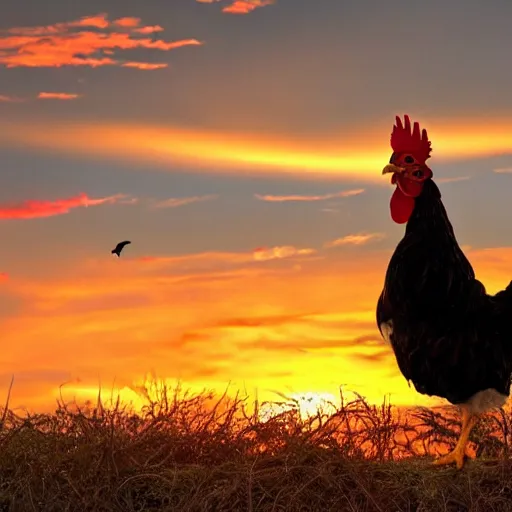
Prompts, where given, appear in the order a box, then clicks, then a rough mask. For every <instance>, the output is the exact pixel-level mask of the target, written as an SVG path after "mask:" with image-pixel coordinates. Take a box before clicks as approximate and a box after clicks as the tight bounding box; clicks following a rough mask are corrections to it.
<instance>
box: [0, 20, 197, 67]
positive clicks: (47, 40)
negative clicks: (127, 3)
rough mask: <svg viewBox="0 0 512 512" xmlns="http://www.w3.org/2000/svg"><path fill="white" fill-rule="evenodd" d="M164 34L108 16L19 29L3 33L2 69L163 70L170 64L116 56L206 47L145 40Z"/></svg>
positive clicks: (188, 42)
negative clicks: (124, 52)
mask: <svg viewBox="0 0 512 512" xmlns="http://www.w3.org/2000/svg"><path fill="white" fill-rule="evenodd" d="M91 29H94V31H93V30H91ZM161 30H163V29H162V27H160V26H159V25H154V26H144V25H141V20H140V18H119V19H116V20H114V21H109V20H108V16H107V14H105V13H100V14H97V15H94V16H86V17H83V18H80V19H79V20H75V21H70V22H64V23H56V24H54V25H49V26H33V27H15V28H11V29H7V30H3V31H0V65H2V64H3V65H4V66H6V67H7V68H14V67H61V66H89V67H93V68H94V67H99V66H124V67H132V68H137V69H145V70H148V69H159V68H163V67H167V64H166V63H158V64H156V63H145V62H132V61H130V60H123V59H117V58H115V57H114V55H115V52H116V51H117V50H131V49H136V48H146V49H151V50H160V51H170V50H174V49H176V48H181V47H183V46H189V45H201V44H202V43H201V42H200V41H198V40H196V39H182V40H178V41H163V40H155V39H154V38H149V37H141V36H148V35H152V34H154V33H156V32H160V31H161Z"/></svg>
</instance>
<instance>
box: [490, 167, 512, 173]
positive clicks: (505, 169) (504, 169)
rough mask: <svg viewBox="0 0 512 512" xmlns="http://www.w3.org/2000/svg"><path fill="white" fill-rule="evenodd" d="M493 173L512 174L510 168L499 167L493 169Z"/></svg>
mask: <svg viewBox="0 0 512 512" xmlns="http://www.w3.org/2000/svg"><path fill="white" fill-rule="evenodd" d="M493 172H495V173H496V174H512V167H501V168H498V169H494V170H493Z"/></svg>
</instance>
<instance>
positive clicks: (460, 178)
mask: <svg viewBox="0 0 512 512" xmlns="http://www.w3.org/2000/svg"><path fill="white" fill-rule="evenodd" d="M470 179H471V176H454V177H453V178H437V179H436V181H437V183H456V182H458V181H468V180H470Z"/></svg>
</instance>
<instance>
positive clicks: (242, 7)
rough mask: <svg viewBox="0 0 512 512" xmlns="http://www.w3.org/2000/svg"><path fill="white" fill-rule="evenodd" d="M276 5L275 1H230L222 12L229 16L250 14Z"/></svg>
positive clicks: (201, 0) (207, 1) (202, 0)
mask: <svg viewBox="0 0 512 512" xmlns="http://www.w3.org/2000/svg"><path fill="white" fill-rule="evenodd" d="M222 1H223V0H197V2H199V3H201V4H213V3H218V2H222ZM223 3H225V2H223ZM274 3H275V0H230V1H229V3H228V5H225V6H224V7H223V8H222V12H225V13H228V14H249V13H251V12H252V11H254V10H255V9H258V8H259V7H265V6H267V5H272V4H274Z"/></svg>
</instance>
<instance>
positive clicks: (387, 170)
mask: <svg viewBox="0 0 512 512" xmlns="http://www.w3.org/2000/svg"><path fill="white" fill-rule="evenodd" d="M404 171H405V167H398V165H395V164H388V165H386V167H384V169H382V174H389V173H395V172H404Z"/></svg>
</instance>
